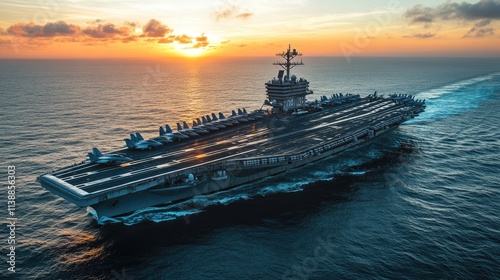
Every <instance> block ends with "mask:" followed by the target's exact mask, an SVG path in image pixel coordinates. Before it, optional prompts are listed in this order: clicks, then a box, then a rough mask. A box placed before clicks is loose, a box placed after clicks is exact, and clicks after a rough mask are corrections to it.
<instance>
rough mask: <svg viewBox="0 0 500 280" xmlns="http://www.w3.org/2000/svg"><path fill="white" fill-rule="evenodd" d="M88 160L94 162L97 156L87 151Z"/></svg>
mask: <svg viewBox="0 0 500 280" xmlns="http://www.w3.org/2000/svg"><path fill="white" fill-rule="evenodd" d="M88 155H89V160H90V162H92V163H94V162H95V161H96V160H97V158H96V156H95V155H94V154H93V153H88Z"/></svg>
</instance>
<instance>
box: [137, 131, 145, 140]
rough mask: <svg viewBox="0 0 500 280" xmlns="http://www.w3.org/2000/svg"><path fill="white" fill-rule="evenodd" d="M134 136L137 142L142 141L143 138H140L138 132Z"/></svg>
mask: <svg viewBox="0 0 500 280" xmlns="http://www.w3.org/2000/svg"><path fill="white" fill-rule="evenodd" d="M135 136H136V137H137V140H139V141H142V140H144V137H142V135H141V134H140V133H139V132H137V133H136V134H135Z"/></svg>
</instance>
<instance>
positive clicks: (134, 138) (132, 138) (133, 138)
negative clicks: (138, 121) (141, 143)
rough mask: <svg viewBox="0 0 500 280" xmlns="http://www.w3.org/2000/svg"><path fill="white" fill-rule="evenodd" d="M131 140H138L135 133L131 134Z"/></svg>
mask: <svg viewBox="0 0 500 280" xmlns="http://www.w3.org/2000/svg"><path fill="white" fill-rule="evenodd" d="M130 141H132V142H133V143H135V142H137V137H136V136H135V135H134V134H130Z"/></svg>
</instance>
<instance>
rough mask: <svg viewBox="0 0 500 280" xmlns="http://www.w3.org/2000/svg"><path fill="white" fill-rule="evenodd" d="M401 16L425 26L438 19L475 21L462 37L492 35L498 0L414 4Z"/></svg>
mask: <svg viewBox="0 0 500 280" xmlns="http://www.w3.org/2000/svg"><path fill="white" fill-rule="evenodd" d="M403 17H404V18H406V20H408V22H409V23H410V24H419V23H423V24H424V27H425V28H429V27H431V25H432V24H433V23H436V22H438V21H452V20H454V21H462V22H463V21H465V22H475V24H474V26H473V27H472V28H471V29H470V30H469V32H467V34H465V35H464V37H486V36H492V35H494V29H493V28H492V27H486V26H488V25H490V24H491V23H492V22H493V21H494V20H498V19H500V0H480V1H479V2H477V3H467V2H462V3H454V2H449V1H448V2H446V3H443V4H441V5H438V6H436V7H425V6H423V5H420V4H419V5H416V6H413V7H412V8H410V9H408V10H407V11H406V12H405V13H404V14H403Z"/></svg>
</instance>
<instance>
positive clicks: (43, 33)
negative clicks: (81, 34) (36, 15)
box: [7, 21, 80, 37]
mask: <svg viewBox="0 0 500 280" xmlns="http://www.w3.org/2000/svg"><path fill="white" fill-rule="evenodd" d="M79 30H80V27H78V26H76V25H73V24H67V23H65V22H64V21H56V22H53V23H52V22H49V23H47V24H45V25H44V26H42V25H38V24H34V23H33V22H30V23H21V22H20V23H16V24H13V25H11V26H9V28H7V34H10V35H14V36H22V37H54V36H69V35H73V34H75V33H77V32H78V31H79Z"/></svg>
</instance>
